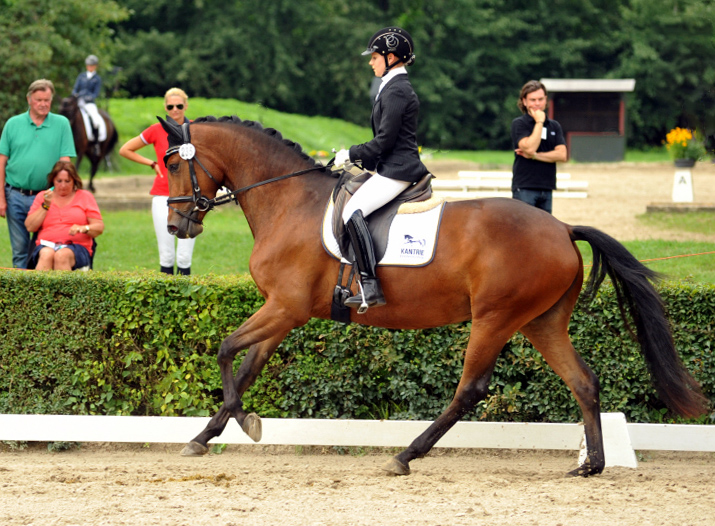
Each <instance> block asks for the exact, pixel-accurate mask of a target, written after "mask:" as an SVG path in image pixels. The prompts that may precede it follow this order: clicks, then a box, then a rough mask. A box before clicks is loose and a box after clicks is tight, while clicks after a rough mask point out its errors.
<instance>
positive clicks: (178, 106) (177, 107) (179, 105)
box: [166, 104, 184, 111]
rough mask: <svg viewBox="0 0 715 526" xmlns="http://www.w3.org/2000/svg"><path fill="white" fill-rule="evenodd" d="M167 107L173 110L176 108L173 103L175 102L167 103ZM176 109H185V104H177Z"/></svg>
mask: <svg viewBox="0 0 715 526" xmlns="http://www.w3.org/2000/svg"><path fill="white" fill-rule="evenodd" d="M166 109H167V110H169V111H171V110H173V109H174V105H173V104H167V105H166ZM176 109H177V110H183V109H184V105H183V104H177V105H176Z"/></svg>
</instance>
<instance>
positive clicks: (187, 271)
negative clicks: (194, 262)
mask: <svg viewBox="0 0 715 526" xmlns="http://www.w3.org/2000/svg"><path fill="white" fill-rule="evenodd" d="M176 270H177V272H178V273H179V275H181V276H191V267H187V268H181V267H176Z"/></svg>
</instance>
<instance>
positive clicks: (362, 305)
mask: <svg viewBox="0 0 715 526" xmlns="http://www.w3.org/2000/svg"><path fill="white" fill-rule="evenodd" d="M357 283H358V287H359V288H360V297H361V298H362V303H360V306H359V307H358V309H357V313H358V314H365V313H366V312H367V309H368V308H369V306H368V304H367V302H366V301H365V290H364V289H363V288H362V281H360V280H358V282H357ZM348 299H350V298H348Z"/></svg>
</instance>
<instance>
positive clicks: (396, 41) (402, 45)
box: [362, 27, 415, 66]
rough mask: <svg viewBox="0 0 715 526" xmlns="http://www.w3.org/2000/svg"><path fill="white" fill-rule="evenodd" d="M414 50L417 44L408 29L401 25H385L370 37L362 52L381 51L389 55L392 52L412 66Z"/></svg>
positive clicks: (384, 54)
mask: <svg viewBox="0 0 715 526" xmlns="http://www.w3.org/2000/svg"><path fill="white" fill-rule="evenodd" d="M414 50H415V45H414V43H413V42H412V37H411V36H410V34H409V33H408V32H407V31H405V30H404V29H400V28H399V27H385V28H383V29H380V30H379V31H378V32H376V33H375V34H374V35H372V36H371V37H370V40H369V41H368V43H367V49H366V50H365V51H363V53H362V54H363V55H371V54H372V53H380V55H382V56H383V57H387V55H388V53H392V54H394V55H395V56H396V57H397V58H398V59H399V60H400V62H403V63H404V64H405V65H406V66H411V65H412V64H413V63H414V61H415V53H414Z"/></svg>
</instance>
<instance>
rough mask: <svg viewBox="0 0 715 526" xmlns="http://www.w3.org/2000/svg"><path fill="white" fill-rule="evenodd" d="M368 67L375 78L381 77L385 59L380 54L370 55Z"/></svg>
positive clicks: (383, 71)
mask: <svg viewBox="0 0 715 526" xmlns="http://www.w3.org/2000/svg"><path fill="white" fill-rule="evenodd" d="M370 67H371V68H372V70H373V71H374V72H375V76H376V77H382V76H383V75H384V74H385V59H384V58H383V57H382V55H380V53H373V54H372V55H370Z"/></svg>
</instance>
